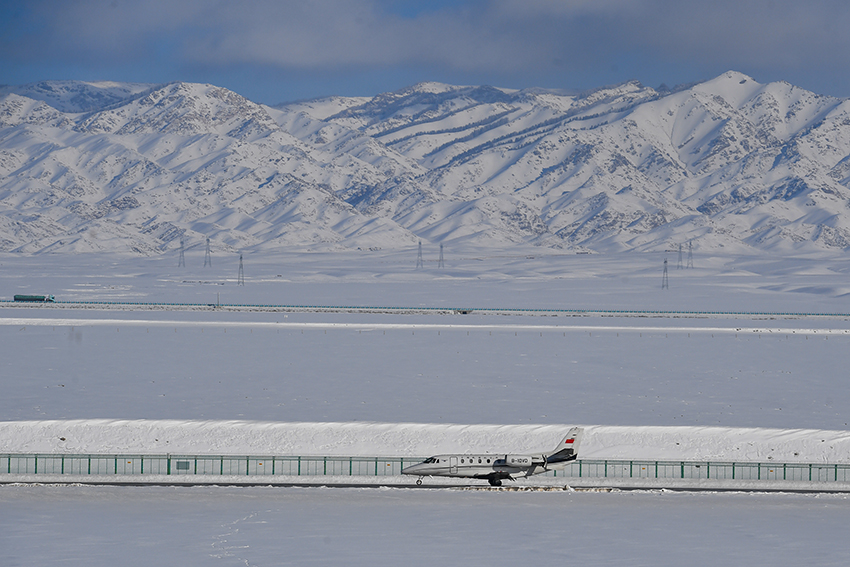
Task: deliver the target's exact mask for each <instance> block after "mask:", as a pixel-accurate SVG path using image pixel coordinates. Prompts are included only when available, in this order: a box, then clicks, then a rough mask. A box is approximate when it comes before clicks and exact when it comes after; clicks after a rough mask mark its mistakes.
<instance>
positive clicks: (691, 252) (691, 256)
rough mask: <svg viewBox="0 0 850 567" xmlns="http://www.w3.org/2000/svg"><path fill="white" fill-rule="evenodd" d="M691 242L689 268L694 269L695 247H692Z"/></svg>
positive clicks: (689, 243)
mask: <svg viewBox="0 0 850 567" xmlns="http://www.w3.org/2000/svg"><path fill="white" fill-rule="evenodd" d="M691 244H692V243H691V242H688V267H689V268H693V267H694V250H693V246H691Z"/></svg>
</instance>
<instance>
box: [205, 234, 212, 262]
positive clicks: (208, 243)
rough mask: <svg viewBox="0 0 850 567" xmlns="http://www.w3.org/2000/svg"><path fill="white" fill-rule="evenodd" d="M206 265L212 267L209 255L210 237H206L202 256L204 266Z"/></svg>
mask: <svg viewBox="0 0 850 567" xmlns="http://www.w3.org/2000/svg"><path fill="white" fill-rule="evenodd" d="M207 266H209V267H211V268H212V256H211V255H210V239H209V238H207V253H206V255H205V256H204V267H205V268H206V267H207Z"/></svg>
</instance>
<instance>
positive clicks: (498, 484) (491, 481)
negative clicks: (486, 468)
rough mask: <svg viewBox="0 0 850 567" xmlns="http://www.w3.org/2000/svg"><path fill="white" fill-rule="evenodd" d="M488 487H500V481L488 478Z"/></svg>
mask: <svg viewBox="0 0 850 567" xmlns="http://www.w3.org/2000/svg"><path fill="white" fill-rule="evenodd" d="M487 480H488V481H489V482H490V486H502V480H501V479H498V478H488V479H487Z"/></svg>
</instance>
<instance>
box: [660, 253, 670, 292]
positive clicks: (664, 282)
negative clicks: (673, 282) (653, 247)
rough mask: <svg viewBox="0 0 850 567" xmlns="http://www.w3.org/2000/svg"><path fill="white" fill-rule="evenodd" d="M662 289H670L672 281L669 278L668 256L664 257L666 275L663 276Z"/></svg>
mask: <svg viewBox="0 0 850 567" xmlns="http://www.w3.org/2000/svg"><path fill="white" fill-rule="evenodd" d="M661 289H670V282H669V281H668V280H667V258H664V275H662V276H661Z"/></svg>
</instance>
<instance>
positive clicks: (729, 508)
mask: <svg viewBox="0 0 850 567" xmlns="http://www.w3.org/2000/svg"><path fill="white" fill-rule="evenodd" d="M0 507H2V509H3V511H4V513H3V514H2V515H0V548H2V549H3V558H4V559H3V560H4V562H5V564H6V565H9V566H10V567H19V566H23V565H53V564H59V563H63V562H65V563H68V564H72V565H77V564H79V565H82V564H85V565H92V566H98V567H100V566H106V565H114V564H122V565H132V566H135V565H139V566H141V565H207V564H209V565H222V566H230V565H232V566H244V565H299V566H305V565H323V566H324V565H334V564H345V565H352V566H361V565H362V566H367V565H368V566H371V565H376V564H388V565H392V564H403V565H411V566H419V565H422V566H432V565H434V564H435V563H437V564H446V565H483V564H489V563H492V561H493V560H494V558H498V559H499V560H500V561H505V562H515V561H520V560H521V561H522V562H524V563H532V564H533V563H547V564H548V563H556V564H557V563H565V564H570V565H594V564H595V565H619V564H622V563H623V558H628V563H629V565H636V566H644V565H647V566H648V565H653V566H658V565H663V566H666V565H671V566H672V565H719V564H730V565H794V564H811V565H822V566H832V565H834V566H840V567H844V566H846V565H847V564H848V562H850V551H848V549H847V546H846V545H845V540H846V537H845V536H846V533H845V532H846V526H847V523H848V522H850V500H848V498H847V497H845V496H842V495H817V496H807V495H764V494H716V493H715V494H712V493H705V494H694V493H690V494H679V493H664V492H629V493H626V492H622V493H607V494H606V493H602V494H600V493H580V492H578V493H569V492H542V493H541V492H505V491H502V492H490V491H487V492H478V491H473V492H469V491H455V490H433V491H432V490H428V491H413V492H411V491H400V490H393V489H383V490H375V489H333V490H330V489H326V490H322V489H297V488H289V489H287V488H260V487H257V488H223V487H219V488H214V487H213V488H204V487H195V488H157V487H138V488H132V487H68V486H61V487H60V486H38V487H26V486H6V487H0ZM70 518H74V519H76V521H69V519H70Z"/></svg>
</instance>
